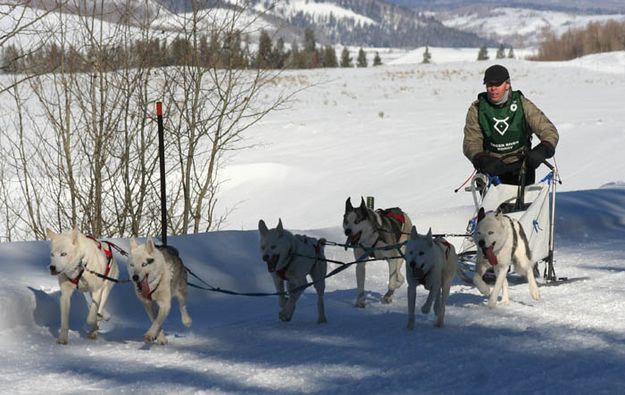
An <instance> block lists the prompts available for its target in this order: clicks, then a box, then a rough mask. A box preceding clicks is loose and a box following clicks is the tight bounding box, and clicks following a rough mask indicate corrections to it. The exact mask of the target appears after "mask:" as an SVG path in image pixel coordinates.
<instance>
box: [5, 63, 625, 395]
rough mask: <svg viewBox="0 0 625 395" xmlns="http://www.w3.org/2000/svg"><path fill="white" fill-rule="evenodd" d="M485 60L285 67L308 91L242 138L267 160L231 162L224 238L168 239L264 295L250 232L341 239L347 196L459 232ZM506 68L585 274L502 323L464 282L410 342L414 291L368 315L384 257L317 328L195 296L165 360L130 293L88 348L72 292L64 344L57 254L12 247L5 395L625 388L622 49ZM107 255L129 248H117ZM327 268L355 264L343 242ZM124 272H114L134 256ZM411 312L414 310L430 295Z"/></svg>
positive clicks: (267, 306)
mask: <svg viewBox="0 0 625 395" xmlns="http://www.w3.org/2000/svg"><path fill="white" fill-rule="evenodd" d="M475 53H477V52H475ZM419 60H420V59H419ZM434 60H435V58H434ZM490 64H492V62H473V61H471V62H453V63H445V64H430V65H420V64H401V65H385V66H381V67H378V68H366V69H353V70H345V69H336V70H309V71H292V72H288V73H287V74H286V75H285V78H284V84H294V83H295V84H297V83H301V84H310V85H311V86H312V87H310V88H308V89H306V90H305V91H304V92H303V93H301V94H300V95H299V96H298V97H297V100H296V101H295V102H294V103H292V106H291V107H290V108H289V109H288V110H284V111H281V112H276V113H273V114H271V115H270V116H269V117H267V118H266V119H264V120H263V122H262V123H260V124H258V125H256V126H255V128H254V129H253V130H250V134H249V139H250V142H258V143H263V145H262V146H259V147H257V148H254V149H253V150H247V151H238V152H237V154H236V156H233V157H231V158H230V160H229V162H228V164H227V166H226V167H225V169H224V170H225V174H224V175H223V176H224V178H225V179H229V182H227V183H226V184H224V190H223V194H222V196H221V202H223V203H222V204H223V205H222V206H221V209H224V208H226V207H229V208H232V207H236V210H235V211H234V212H233V213H232V215H231V216H230V217H229V223H228V226H227V229H229V230H224V231H220V232H212V233H208V234H199V235H193V236H187V237H172V238H171V239H170V240H169V241H170V244H172V245H174V246H176V247H177V248H178V249H179V250H180V252H181V255H182V257H183V259H184V261H185V263H186V265H187V266H188V267H189V268H191V269H192V270H193V271H194V272H195V273H197V274H198V275H199V276H201V277H202V278H205V279H206V280H207V281H209V282H210V283H212V284H213V285H216V286H219V287H221V288H224V289H229V290H235V291H243V292H255V291H260V292H271V291H272V283H271V281H270V278H269V275H268V274H267V273H266V267H265V264H264V263H263V262H262V261H261V259H260V256H259V252H258V234H257V232H256V230H255V229H256V224H257V223H258V220H259V219H260V218H263V219H264V220H265V221H266V222H267V223H268V224H269V225H271V226H274V225H275V224H276V223H277V221H278V218H282V221H283V222H284V225H285V226H286V227H287V228H288V229H297V230H298V232H301V233H306V234H309V235H311V236H318V237H319V236H323V237H326V238H328V239H329V240H332V241H337V242H342V241H344V236H343V235H342V232H341V229H340V224H341V220H342V212H343V207H344V202H345V199H346V198H347V197H348V196H351V197H352V199H358V200H359V197H360V196H366V195H373V196H375V198H376V206H377V207H390V206H400V207H402V208H404V209H405V210H406V211H407V212H408V213H409V214H410V216H411V217H412V219H413V222H414V223H415V224H416V225H417V227H418V228H419V229H420V230H427V227H430V226H431V227H432V228H433V230H434V232H439V233H440V232H443V233H444V232H452V233H457V232H462V231H464V228H465V225H466V221H467V219H468V216H469V215H470V214H471V197H470V196H469V195H468V194H466V193H457V194H455V193H454V192H453V190H454V189H455V188H457V187H458V186H459V185H460V184H461V183H462V182H463V181H464V179H465V178H466V177H468V176H469V174H470V172H471V168H470V165H469V162H468V161H467V160H466V159H465V158H464V157H463V156H462V152H461V142H462V127H463V124H464V117H465V114H466V110H467V108H468V106H469V104H470V102H471V101H472V100H473V99H474V98H475V97H476V95H477V93H478V92H479V91H480V90H481V89H483V86H482V85H481V83H480V82H481V79H482V73H483V70H484V69H485V68H486V67H487V66H488V65H490ZM504 64H505V65H506V66H507V67H508V68H509V70H510V73H511V75H512V84H513V87H514V88H515V89H521V90H522V91H523V92H524V93H525V95H526V96H527V97H529V98H530V99H531V100H533V101H534V102H535V103H536V104H537V105H538V106H539V107H540V108H541V109H543V110H544V112H545V113H546V114H547V115H548V116H549V117H550V119H551V120H552V121H554V123H555V124H556V125H557V126H558V128H559V130H560V133H561V142H560V145H559V146H558V151H557V156H556V163H557V165H558V167H559V170H560V173H561V175H562V179H563V185H562V186H560V187H559V188H560V189H559V191H561V192H559V193H558V206H557V212H556V217H557V220H556V252H555V255H556V271H557V274H558V275H559V276H565V277H569V278H587V279H584V280H580V281H576V282H571V283H570V284H565V285H560V286H556V287H549V286H543V287H541V299H540V300H539V301H534V300H532V299H531V298H530V296H529V292H528V290H527V286H526V285H524V284H522V285H516V286H513V287H512V288H511V295H510V299H511V303H510V305H508V306H500V307H498V308H497V309H495V310H490V309H488V308H487V307H486V306H485V304H484V302H485V300H484V298H483V297H482V296H481V295H480V294H479V293H478V291H477V290H476V289H475V288H474V287H472V286H468V285H465V284H462V283H461V282H460V281H456V282H455V283H454V285H453V287H452V291H451V296H450V299H449V306H448V310H447V316H446V326H445V328H443V329H438V328H434V327H433V321H434V318H433V316H432V315H428V316H424V315H419V316H418V317H417V324H416V328H415V330H414V331H412V332H410V331H407V330H406V328H405V326H406V321H407V314H406V295H405V286H402V288H400V290H399V293H398V294H397V297H396V300H395V302H394V303H393V304H391V305H382V304H380V303H379V301H378V300H379V297H380V295H381V294H382V293H383V292H384V291H385V278H386V276H387V274H386V272H387V270H386V269H385V266H386V265H385V264H384V263H372V264H370V266H369V268H368V272H367V289H368V291H369V294H368V305H367V307H366V308H365V309H355V308H353V307H352V303H353V301H354V299H355V296H356V295H355V278H354V277H355V276H354V271H353V269H349V270H346V271H344V272H342V273H340V274H339V275H337V276H335V277H332V278H330V279H328V281H327V293H326V314H327V317H328V321H329V322H328V323H327V324H325V325H318V324H316V307H315V302H316V298H315V295H314V292H313V291H307V292H306V293H305V295H304V296H303V297H302V299H301V300H300V301H299V303H298V307H297V310H296V312H295V316H294V318H293V321H292V322H289V323H283V322H280V321H279V320H278V306H277V300H276V299H275V297H243V296H229V295H222V294H219V293H210V292H205V291H201V290H197V289H192V290H191V291H190V304H189V312H190V314H191V316H192V318H193V326H192V328H191V329H186V328H184V327H183V325H182V324H181V323H180V317H179V313H178V310H177V308H173V309H172V313H171V314H170V317H169V318H168V320H167V321H166V323H165V331H166V334H167V337H168V339H169V345H167V346H164V347H162V346H156V345H146V344H144V342H143V341H142V336H143V333H144V332H145V330H146V329H147V326H148V319H147V317H146V316H145V313H144V311H143V309H142V307H141V306H140V303H139V302H138V301H137V299H136V297H135V295H134V292H133V290H132V289H131V286H129V285H125V284H119V285H116V286H115V287H114V289H113V294H112V297H111V300H110V304H109V310H110V311H111V312H112V313H113V318H112V320H111V321H109V322H108V323H106V324H105V327H104V331H103V332H104V333H103V334H102V335H101V336H100V337H99V338H98V340H96V341H91V340H88V339H86V338H85V330H84V319H85V317H86V307H85V303H84V302H83V300H82V298H81V297H80V296H78V295H75V297H74V299H73V308H72V314H71V323H70V329H71V331H70V344H69V345H67V346H60V345H57V344H56V342H55V339H56V336H57V335H58V330H59V312H58V309H59V306H58V305H59V290H58V285H57V282H56V279H55V278H54V277H52V276H50V275H49V274H48V272H47V269H46V265H47V264H48V263H49V245H48V243H47V242H44V241H29V242H15V243H4V244H0V350H1V351H2V360H1V361H0V393H17V394H33V393H111V394H112V393H120V392H133V393H151V394H161V393H173V392H175V393H178V394H191V393H206V394H275V393H280V394H300V393H305V394H322V393H323V394H325V393H333V394H414V393H437V394H438V393H467V394H474V393H484V392H496V393H606V394H608V393H621V392H622V391H623V389H624V388H625V378H624V377H623V374H622V367H623V365H624V364H625V314H624V313H623V312H624V311H625V286H624V285H623V284H625V242H624V240H625V181H624V180H625V161H623V159H622V147H624V146H625V126H623V125H625V112H623V105H624V104H625V103H624V102H623V94H622V92H623V91H624V90H625V59H624V56H623V53H615V54H605V55H594V56H593V57H589V58H585V59H580V60H577V61H573V62H566V63H531V62H526V61H522V60H506V61H505V62H504ZM599 65H601V67H599ZM289 74H293V75H296V76H298V77H299V78H297V79H296V78H290V77H292V76H291V75H289ZM294 81H295V82H294ZM298 81H300V82H298ZM543 171H544V170H541V172H543ZM113 242H116V243H118V244H119V245H120V246H121V247H122V248H124V249H128V242H127V240H113ZM454 242H456V241H454ZM326 254H327V256H328V258H330V259H335V260H341V261H350V260H352V256H351V255H350V253H349V251H344V250H342V249H341V248H337V247H332V246H328V247H327V248H326ZM117 258H118V259H119V261H120V263H121V267H122V274H121V277H122V278H124V277H125V276H126V270H125V260H124V259H123V257H121V256H117ZM334 267H335V266H334V265H330V269H333V268H334ZM417 298H418V301H417V303H422V302H423V301H424V299H425V292H424V290H423V289H422V288H419V289H418V291H417Z"/></svg>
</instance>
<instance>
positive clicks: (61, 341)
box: [56, 336, 68, 345]
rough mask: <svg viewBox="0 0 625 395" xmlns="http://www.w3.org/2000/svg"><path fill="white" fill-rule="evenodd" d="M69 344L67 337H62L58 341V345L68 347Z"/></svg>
mask: <svg viewBox="0 0 625 395" xmlns="http://www.w3.org/2000/svg"><path fill="white" fill-rule="evenodd" d="M67 343H68V342H67V336H60V337H59V338H58V339H56V344H63V345H66V344H67Z"/></svg>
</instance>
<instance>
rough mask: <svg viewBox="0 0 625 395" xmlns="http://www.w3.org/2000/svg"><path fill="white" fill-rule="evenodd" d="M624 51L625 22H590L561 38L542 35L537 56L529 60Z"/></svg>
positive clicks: (556, 58) (559, 58) (550, 33)
mask: <svg viewBox="0 0 625 395" xmlns="http://www.w3.org/2000/svg"><path fill="white" fill-rule="evenodd" d="M623 50H625V22H619V21H615V20H610V21H607V22H604V23H601V22H591V23H589V24H588V25H587V26H586V27H584V28H579V29H570V30H568V31H567V32H565V33H564V34H562V35H561V36H558V35H556V34H555V33H554V32H553V31H547V32H545V33H544V39H543V40H542V42H541V44H540V47H539V49H538V54H537V55H536V56H534V57H532V58H530V60H545V61H560V60H570V59H575V58H578V57H580V56H584V55H589V54H593V53H601V52H612V51H623Z"/></svg>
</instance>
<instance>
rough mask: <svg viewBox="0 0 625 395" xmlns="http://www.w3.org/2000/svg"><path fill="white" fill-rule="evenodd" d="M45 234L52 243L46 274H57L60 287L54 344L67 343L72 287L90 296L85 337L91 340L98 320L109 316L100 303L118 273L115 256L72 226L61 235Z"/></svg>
mask: <svg viewBox="0 0 625 395" xmlns="http://www.w3.org/2000/svg"><path fill="white" fill-rule="evenodd" d="M46 233H47V237H48V239H49V240H50V241H51V242H52V243H51V246H50V250H51V251H50V266H49V269H50V274H52V275H55V276H57V278H58V280H59V285H60V287H61V329H60V331H59V337H58V339H57V343H59V344H67V341H68V331H69V309H70V301H71V297H72V293H74V290H75V289H78V290H79V291H81V292H85V293H88V294H89V296H90V299H91V301H90V304H89V314H88V315H87V325H89V326H90V327H91V329H90V331H89V333H88V334H87V337H88V338H90V339H95V338H96V337H97V335H98V323H99V322H100V321H102V320H105V321H106V320H109V319H110V317H111V316H110V314H108V313H107V312H106V310H105V309H104V306H105V305H106V301H107V299H108V297H109V294H110V293H111V288H113V285H114V284H115V282H114V281H113V280H115V279H117V277H118V276H119V268H118V267H117V263H116V262H115V258H114V257H113V254H112V253H111V250H110V248H109V249H106V247H104V246H103V245H102V243H100V242H99V241H97V240H95V239H91V238H88V237H87V236H85V235H83V234H82V233H80V232H79V231H78V229H76V228H75V229H73V230H72V231H69V232H64V233H61V234H58V233H55V232H54V231H52V230H50V229H46ZM106 277H108V278H110V279H111V280H107V279H106Z"/></svg>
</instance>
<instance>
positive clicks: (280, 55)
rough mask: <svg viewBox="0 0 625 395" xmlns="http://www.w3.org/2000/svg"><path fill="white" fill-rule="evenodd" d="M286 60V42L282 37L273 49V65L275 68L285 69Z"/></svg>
mask: <svg viewBox="0 0 625 395" xmlns="http://www.w3.org/2000/svg"><path fill="white" fill-rule="evenodd" d="M285 59H286V52H285V50H284V40H283V39H282V37H280V38H279V39H278V41H276V45H275V46H274V47H273V51H271V63H272V64H273V65H274V67H276V68H278V69H281V68H283V67H284V61H285Z"/></svg>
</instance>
